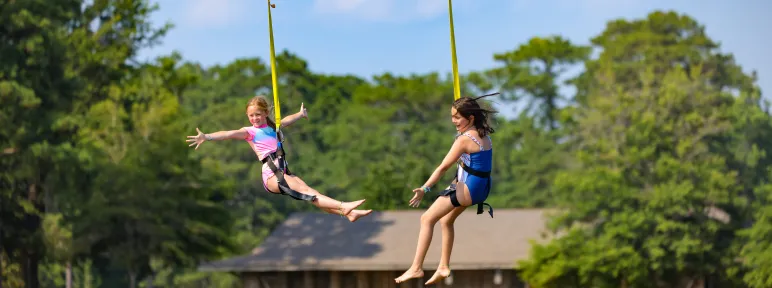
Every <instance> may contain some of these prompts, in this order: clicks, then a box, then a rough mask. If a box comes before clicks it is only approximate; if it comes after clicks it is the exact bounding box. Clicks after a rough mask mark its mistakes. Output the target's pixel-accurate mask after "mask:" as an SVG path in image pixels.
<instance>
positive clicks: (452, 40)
mask: <svg viewBox="0 0 772 288" xmlns="http://www.w3.org/2000/svg"><path fill="white" fill-rule="evenodd" d="M448 15H450V55H451V58H452V60H453V99H455V100H458V98H461V85H460V84H459V81H458V59H457V57H456V36H455V33H453V3H452V2H451V0H448Z"/></svg>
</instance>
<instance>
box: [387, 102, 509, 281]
mask: <svg viewBox="0 0 772 288" xmlns="http://www.w3.org/2000/svg"><path fill="white" fill-rule="evenodd" d="M497 94H498V93H494V94H489V95H484V96H480V97H476V98H469V97H461V98H459V99H458V100H456V101H454V102H453V106H452V107H451V109H450V115H451V121H452V122H453V125H454V126H455V127H456V130H457V131H458V134H457V135H456V139H455V141H454V142H453V146H452V147H451V148H450V151H449V152H448V154H447V155H446V156H445V159H444V160H442V163H441V164H440V166H439V167H437V169H435V170H434V173H432V175H431V177H429V180H426V183H424V185H423V186H421V187H420V188H416V189H414V190H413V193H415V195H414V196H413V198H412V199H410V206H412V207H418V204H420V203H421V200H422V199H423V197H424V195H425V193H426V192H429V191H430V189H429V187H431V186H432V185H434V184H436V183H437V182H438V181H439V180H440V178H441V177H442V175H443V174H444V173H445V172H446V171H447V170H448V169H450V168H451V167H452V166H453V165H454V164H457V166H458V172H457V174H456V179H455V180H453V182H452V183H451V184H450V186H448V188H446V189H445V190H444V191H441V192H439V193H438V195H439V196H437V199H436V200H435V201H434V203H433V204H432V206H431V207H429V209H428V210H427V211H426V212H425V213H424V214H423V215H422V216H421V230H420V232H419V234H418V247H417V248H416V254H415V258H414V259H413V264H412V265H411V266H410V268H409V269H408V270H407V271H405V273H404V274H402V276H399V277H397V278H395V279H394V281H395V282H397V283H402V282H405V281H407V280H408V279H411V278H421V277H423V276H424V272H423V269H422V267H423V262H424V257H425V256H426V251H427V250H428V249H429V244H430V243H431V241H432V232H433V231H434V224H436V223H437V221H439V220H440V219H441V220H442V222H441V223H442V224H441V225H442V244H443V245H442V254H441V257H440V265H439V267H437V270H436V272H435V273H434V275H433V276H432V277H431V279H429V281H427V282H426V285H430V284H434V283H437V282H438V281H439V280H441V279H443V278H446V277H448V276H449V275H450V265H449V262H450V251H451V248H452V247H453V238H454V237H453V236H454V231H453V223H454V222H455V220H456V218H457V217H458V216H459V215H461V213H462V212H464V210H466V208H467V207H469V206H472V205H478V207H477V214H482V212H483V205H488V204H487V203H484V202H483V201H485V199H487V198H488V194H489V192H490V191H491V177H490V173H491V167H492V162H493V161H492V159H493V150H492V148H493V143H492V142H491V138H490V134H493V128H492V127H491V126H490V123H489V122H488V119H489V118H490V117H491V115H492V114H494V113H496V111H494V110H492V109H486V108H483V107H482V106H481V105H480V103H478V102H479V101H478V100H479V99H480V98H483V97H487V96H492V95H497ZM488 207H489V209H490V210H489V213H490V215H491V217H493V209H492V208H490V205H488Z"/></svg>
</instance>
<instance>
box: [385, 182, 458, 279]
mask: <svg viewBox="0 0 772 288" xmlns="http://www.w3.org/2000/svg"><path fill="white" fill-rule="evenodd" d="M452 210H453V204H451V203H450V198H449V197H439V198H437V200H436V201H434V204H432V206H431V207H429V209H428V210H426V212H424V214H423V215H421V231H420V232H419V233H418V245H417V247H416V251H415V258H413V264H412V265H411V266H410V268H409V269H408V270H407V271H405V273H404V274H402V276H399V277H397V278H395V279H394V281H395V282H397V283H402V282H405V281H407V280H408V279H411V278H420V277H423V276H424V270H423V265H424V258H425V257H426V250H429V245H430V244H431V243H432V232H434V224H437V221H439V220H440V218H442V217H443V216H445V215H446V214H448V213H450V211H452Z"/></svg>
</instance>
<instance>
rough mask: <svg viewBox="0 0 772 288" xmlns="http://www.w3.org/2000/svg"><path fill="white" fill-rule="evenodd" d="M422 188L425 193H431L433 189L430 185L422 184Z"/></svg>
mask: <svg viewBox="0 0 772 288" xmlns="http://www.w3.org/2000/svg"><path fill="white" fill-rule="evenodd" d="M421 188H423V189H424V193H429V192H431V191H432V189H431V188H429V186H422V187H421Z"/></svg>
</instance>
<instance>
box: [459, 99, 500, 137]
mask: <svg viewBox="0 0 772 288" xmlns="http://www.w3.org/2000/svg"><path fill="white" fill-rule="evenodd" d="M498 94H499V93H493V94H487V95H483V96H479V97H474V98H472V97H467V96H464V97H461V98H458V99H457V100H456V101H453V108H456V111H457V112H458V114H460V115H461V116H462V117H464V118H466V119H467V120H468V119H469V117H470V116H474V122H473V123H472V125H474V126H475V127H476V128H477V133H480V137H485V136H488V135H489V134H493V132H494V131H495V130H494V129H493V127H491V124H490V118H491V116H492V115H493V114H496V113H498V111H496V110H493V109H488V108H483V107H482V106H481V105H480V103H478V100H480V99H481V98H484V97H488V96H493V95H498Z"/></svg>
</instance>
